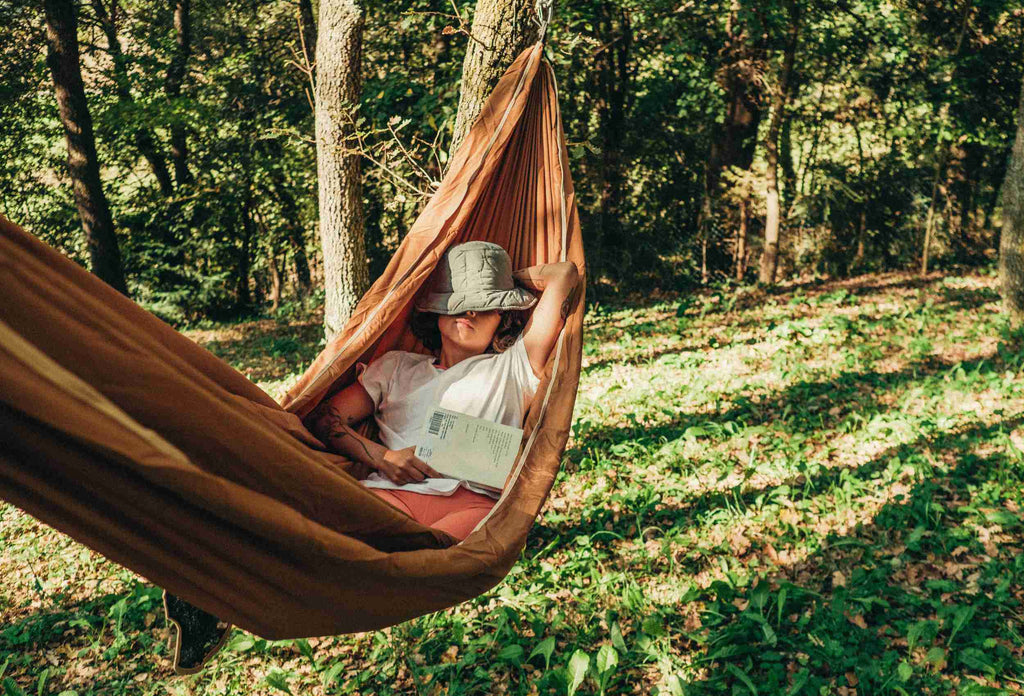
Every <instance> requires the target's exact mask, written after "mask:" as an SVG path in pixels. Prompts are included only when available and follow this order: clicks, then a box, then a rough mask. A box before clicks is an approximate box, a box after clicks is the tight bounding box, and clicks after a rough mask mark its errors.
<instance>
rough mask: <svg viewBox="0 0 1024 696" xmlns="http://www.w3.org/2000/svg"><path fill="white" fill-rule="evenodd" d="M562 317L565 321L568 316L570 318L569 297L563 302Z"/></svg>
mask: <svg viewBox="0 0 1024 696" xmlns="http://www.w3.org/2000/svg"><path fill="white" fill-rule="evenodd" d="M560 316H561V317H562V319H563V320H564V319H565V318H566V317H567V316H569V297H566V298H565V299H564V300H562V309H561V311H560Z"/></svg>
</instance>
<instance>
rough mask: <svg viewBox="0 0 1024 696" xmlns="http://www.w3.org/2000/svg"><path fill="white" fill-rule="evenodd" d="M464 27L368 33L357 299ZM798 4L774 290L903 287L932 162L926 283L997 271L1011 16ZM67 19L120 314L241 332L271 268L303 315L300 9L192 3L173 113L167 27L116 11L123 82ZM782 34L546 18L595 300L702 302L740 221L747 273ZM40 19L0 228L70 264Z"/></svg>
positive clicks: (585, 13)
mask: <svg viewBox="0 0 1024 696" xmlns="http://www.w3.org/2000/svg"><path fill="white" fill-rule="evenodd" d="M474 4H475V3H473V2H471V1H469V0H459V1H458V2H455V3H448V2H442V1H441V0H409V1H408V2H404V3H398V4H388V5H386V6H385V5H381V6H379V7H376V6H375V7H374V8H373V9H372V11H369V12H368V13H367V22H366V29H365V32H364V36H363V42H364V50H363V95H362V99H361V102H360V105H359V109H360V115H359V118H358V131H359V134H360V147H361V148H362V150H363V152H364V154H365V155H366V157H365V158H364V162H363V184H364V185H363V197H364V207H365V213H366V243H367V257H368V258H367V260H368V263H369V267H370V271H371V276H372V277H376V276H377V275H379V274H380V273H381V271H382V270H383V268H384V266H385V264H386V263H387V261H388V259H389V258H390V256H391V254H392V253H393V251H394V250H395V248H396V247H397V245H398V243H399V241H400V240H401V238H402V236H403V235H404V234H405V233H406V231H407V230H408V229H409V227H410V225H411V224H412V222H413V220H414V219H415V217H416V215H417V213H418V211H419V210H420V209H421V207H422V205H423V203H424V201H425V197H426V196H427V195H429V194H430V193H431V192H432V191H433V190H434V189H435V187H436V184H437V182H438V181H439V180H440V178H441V176H442V173H443V171H444V168H445V166H446V165H447V163H448V153H447V148H448V143H449V139H450V136H451V130H452V126H453V123H454V120H455V114H456V110H457V107H458V96H459V94H458V89H459V77H460V75H461V68H462V60H463V57H464V52H465V48H466V43H467V41H469V38H468V36H467V33H466V32H465V31H461V30H460V29H462V28H463V27H464V26H465V27H468V26H469V22H471V20H472V12H473V7H474ZM799 4H800V6H801V9H802V17H803V24H802V31H801V40H800V45H799V50H798V53H797V56H796V66H795V70H796V75H795V79H794V83H795V84H796V85H797V87H796V89H795V90H794V92H793V94H792V95H791V102H790V104H789V106H788V108H787V112H786V116H787V118H786V121H785V124H784V134H785V138H784V140H783V142H782V143H781V148H782V172H781V190H782V205H783V216H784V220H783V237H782V239H783V246H782V261H781V263H782V272H783V275H804V276H806V275H815V274H825V275H829V276H847V275H854V274H857V273H863V272H869V271H875V270H885V269H892V268H904V267H907V266H908V265H912V264H916V263H917V261H918V259H919V257H920V253H921V244H922V237H923V226H924V224H925V220H926V219H927V216H928V210H929V208H930V207H931V201H932V191H933V186H934V182H935V173H936V167H937V165H938V168H939V169H940V170H941V171H940V174H941V177H940V184H941V186H940V189H941V194H942V195H941V196H940V197H939V201H938V203H939V205H938V209H937V214H936V225H935V227H936V230H935V232H936V240H935V244H934V247H933V249H932V256H933V259H934V260H935V263H937V264H938V265H939V266H940V267H949V266H951V265H955V264H970V265H978V264H986V263H990V262H991V259H992V255H993V250H994V248H993V241H994V239H995V229H994V225H995V222H994V221H995V220H996V219H998V218H997V215H998V206H997V202H998V201H997V197H998V190H999V186H1000V184H1001V182H1002V177H1003V172H1004V169H1005V161H1006V157H1007V154H1008V152H1009V147H1010V142H1011V137H1012V133H1013V123H1014V114H1015V109H1016V104H1017V95H1018V93H1019V86H1020V82H1021V70H1022V68H1021V61H1020V60H1019V59H1018V58H1019V56H1020V55H1021V50H1022V47H1024V31H1022V29H1021V23H1020V15H1019V12H1018V11H1017V10H1018V9H1019V8H1017V7H1016V5H1015V4H1014V3H1011V2H1007V0H986V2H983V3H981V4H978V3H974V4H972V5H971V6H970V11H969V14H968V15H966V19H967V21H966V24H965V23H964V17H965V15H964V10H963V8H962V7H961V6H959V5H956V4H953V5H950V4H948V3H947V4H941V3H940V4H934V3H932V4H928V3H920V2H914V3H910V4H901V3H893V2H890V1H889V0H857V1H856V2H852V3H847V4H846V5H844V6H843V9H842V11H834V8H831V7H826V6H825V5H821V4H816V3H811V2H804V1H803V0H801V2H800V3H799ZM733 9H735V10H736V12H735V16H732V10H733ZM456 12H458V13H459V16H460V17H461V20H460V19H459V18H458V17H456V15H455V13H456ZM79 13H80V15H81V21H80V26H81V30H80V41H81V44H82V53H83V65H84V66H85V69H84V78H85V81H86V88H87V92H88V97H89V107H90V111H91V114H92V118H93V122H94V124H95V130H96V135H97V140H98V147H99V156H100V161H101V163H102V165H103V175H104V185H105V189H106V193H107V196H108V197H109V199H110V201H111V206H112V208H113V212H114V218H115V222H116V225H117V228H118V233H119V240H120V243H121V247H122V253H123V256H124V260H125V266H126V270H127V276H128V279H129V285H130V289H131V292H132V293H133V296H134V297H135V298H136V299H138V300H139V301H140V302H142V303H143V304H144V306H146V307H147V308H149V309H151V310H152V311H153V312H155V313H157V314H158V315H159V316H161V317H163V318H165V319H167V320H168V321H172V322H174V323H176V324H178V325H185V324H188V323H191V322H194V321H196V320H198V319H200V318H202V317H209V318H213V319H217V320H225V319H230V318H233V317H235V318H237V317H241V316H246V315H247V314H249V313H250V312H251V311H253V309H254V308H255V309H256V310H257V311H258V308H259V307H260V306H263V305H265V304H267V303H268V301H269V295H270V293H271V285H272V280H271V278H272V275H273V274H272V266H273V267H275V268H276V269H277V270H278V272H279V273H280V274H281V276H282V280H283V293H284V297H283V298H281V299H282V300H283V301H288V300H302V298H303V296H304V295H307V294H308V290H307V289H306V288H303V287H301V286H300V285H299V283H298V278H299V275H298V274H299V270H300V266H301V265H302V264H303V259H305V263H306V264H307V265H313V266H315V261H316V255H317V249H318V248H319V239H318V238H317V205H316V162H315V148H314V147H313V144H312V137H313V135H314V123H313V113H312V109H311V106H310V103H311V102H310V99H311V96H310V94H311V93H310V89H311V87H310V81H309V77H308V75H307V74H306V73H304V72H303V70H302V69H300V67H299V66H300V65H301V64H302V63H303V59H302V58H301V55H302V49H301V45H300V38H299V32H298V25H297V23H296V15H295V6H294V5H293V4H288V3H281V2H271V3H262V4H255V5H252V4H250V5H241V4H238V3H228V4H226V5H209V6H200V5H194V6H192V22H193V25H194V31H193V51H192V56H191V58H190V61H189V65H188V71H187V75H186V79H185V82H184V84H183V86H182V89H181V93H180V95H179V96H176V97H170V96H169V95H168V93H167V84H166V67H167V64H168V62H169V61H170V57H171V55H172V53H173V51H174V46H175V41H174V29H173V25H172V16H171V13H170V12H167V11H166V9H165V8H164V6H162V5H153V4H146V3H140V2H138V1H137V0H131V1H130V2H128V3H127V4H122V5H121V6H120V12H119V14H118V17H119V20H118V23H117V30H118V37H119V41H120V46H121V51H122V54H123V68H124V70H123V74H121V73H119V72H118V69H117V64H116V63H115V62H114V61H113V60H112V59H111V57H110V53H109V50H108V46H107V43H106V37H105V36H104V35H103V34H102V32H100V31H98V30H97V23H98V20H97V18H96V16H95V10H94V6H93V4H91V3H84V4H81V5H79ZM787 18H788V11H787V10H786V7H785V3H781V2H770V3H767V4H765V3H751V2H748V1H747V0H743V2H739V3H726V2H722V1H716V2H711V3H691V4H686V5H683V6H678V4H677V3H676V4H673V3H669V2H665V1H663V0H657V1H655V2H648V3H630V2H622V1H620V0H610V1H608V2H600V3H597V2H583V3H571V4H567V5H565V6H560V7H559V8H558V9H557V12H556V18H555V22H554V23H553V24H552V26H551V27H550V29H549V38H548V45H547V49H546V55H547V57H548V59H549V60H550V61H551V63H552V65H553V67H554V70H555V75H556V78H557V79H558V81H559V95H560V99H561V108H562V118H563V122H564V127H565V132H566V137H567V139H568V141H569V156H570V165H571V169H572V172H571V173H572V176H573V178H574V181H575V187H576V191H577V200H578V202H579V205H580V219H581V222H582V228H583V230H584V235H585V240H586V246H587V252H588V266H589V269H590V274H589V277H590V281H591V284H592V287H591V288H590V293H589V296H590V297H591V298H595V299H599V298H600V297H613V296H616V295H625V294H626V293H628V292H630V291H637V290H639V291H642V292H647V291H648V290H649V289H650V288H652V287H657V288H660V289H662V290H685V289H686V288H689V287H692V286H694V285H695V284H697V283H698V282H701V280H702V275H703V274H702V267H706V269H707V273H708V275H709V277H710V278H711V279H716V278H717V279H721V278H724V277H726V276H729V277H733V276H735V268H734V267H733V266H734V264H733V260H732V253H733V245H734V242H735V237H736V233H737V228H738V224H739V218H738V214H737V210H738V206H739V204H740V203H741V202H742V201H745V202H746V204H747V206H748V210H749V212H750V214H751V217H750V220H749V223H750V224H749V229H748V237H749V242H750V249H751V252H752V255H751V257H750V259H749V264H748V266H747V268H748V271H752V269H753V266H754V265H755V264H756V262H757V258H758V254H759V246H760V236H761V230H762V227H763V218H764V215H765V201H764V190H765V186H764V177H765V171H766V170H765V161H764V148H763V145H762V144H761V143H762V142H763V138H764V131H765V130H766V127H767V118H768V115H769V111H768V108H767V104H768V103H769V101H770V93H771V91H772V89H773V88H774V85H775V84H777V82H778V77H779V75H778V71H779V69H780V53H781V45H782V36H783V35H784V33H785V30H786V22H787ZM42 21H43V20H42V13H40V12H38V11H37V8H36V7H35V6H33V5H31V3H26V2H24V0H15V1H14V2H9V3H6V4H5V5H4V6H3V7H2V8H0V22H2V24H3V26H4V27H5V31H6V32H7V34H6V35H5V36H7V37H9V40H7V41H4V42H3V48H2V49H0V70H2V71H3V73H4V74H5V75H8V76H11V79H10V80H8V81H6V82H5V84H4V86H3V87H0V117H2V118H3V121H4V123H5V128H4V129H3V131H2V132H0V153H2V154H3V155H4V160H5V162H6V163H7V167H6V169H5V173H4V176H3V177H0V212H2V213H4V214H5V215H7V216H8V217H10V218H11V219H13V220H15V221H16V222H18V223H20V224H22V225H24V226H25V227H27V228H28V229H29V230H30V231H32V232H33V233H35V234H37V235H38V236H40V237H41V238H42V239H44V240H46V241H47V242H49V243H51V244H53V245H54V246H55V247H57V248H58V249H60V250H61V251H63V252H64V253H66V254H68V255H69V256H71V257H72V258H74V259H75V260H76V261H78V262H79V263H82V264H83V265H86V264H87V263H88V258H87V253H86V249H85V244H84V240H83V239H82V233H81V225H80V223H79V220H78V215H77V212H76V209H75V206H74V201H73V195H72V192H71V190H70V179H69V177H68V174H67V171H66V151H65V146H64V141H63V135H62V130H61V125H60V122H59V119H58V118H57V112H56V104H55V102H54V99H53V95H52V90H50V89H49V87H48V85H49V75H48V72H47V68H46V65H45V61H44V54H43V52H41V51H39V50H35V48H37V47H38V46H41V45H43V44H44V43H45V38H44V31H43V26H42ZM460 21H462V22H465V24H464V25H463V24H460ZM729 27H733V29H735V30H738V29H736V28H737V27H739V28H741V29H743V32H744V33H743V37H744V38H743V40H742V41H740V40H733V39H730V38H729V37H728V35H727V32H728V31H729ZM964 27H966V29H965V30H964V31H963V37H964V38H963V40H962V41H958V37H959V36H960V34H961V29H962V28H964ZM452 29H455V31H452ZM733 51H735V53H733ZM744 66H746V67H744ZM747 68H749V69H750V70H751V71H752V74H753V75H754V77H755V78H756V79H754V84H753V86H752V87H751V89H752V90H753V91H752V93H751V95H750V98H751V100H752V101H753V102H756V103H757V104H759V105H760V109H759V111H758V112H757V115H756V118H757V119H759V120H758V122H759V123H760V126H761V135H760V140H759V141H758V144H755V143H753V142H751V143H749V144H748V145H749V146H750V147H753V152H754V155H753V157H754V159H753V164H752V165H751V166H750V168H749V169H743V168H742V167H733V169H732V170H730V171H729V172H727V173H726V174H725V175H723V176H724V183H723V188H722V190H721V191H718V192H716V196H715V199H714V200H713V201H712V202H711V206H710V212H711V215H710V217H709V219H708V225H707V244H706V245H705V244H704V239H703V238H702V237H701V236H700V235H698V233H697V232H698V219H699V218H700V217H701V215H702V213H701V210H702V205H703V202H704V201H703V196H704V190H705V180H704V177H705V172H706V170H707V164H708V161H709V157H710V156H711V153H712V150H713V149H714V148H718V150H721V149H722V148H725V147H731V145H730V144H729V143H728V142H727V140H728V137H731V136H728V134H727V133H726V131H725V130H723V128H724V125H725V117H726V114H727V112H728V110H729V109H730V108H732V107H731V106H730V104H731V102H730V99H731V98H732V97H731V94H732V93H731V92H730V89H731V87H730V84H731V83H730V82H729V80H730V79H731V78H729V77H728V76H729V75H733V74H735V72H736V71H737V70H740V71H741V72H742V70H745V69H747ZM115 85H122V86H124V87H125V88H126V89H127V95H128V97H127V98H125V96H124V95H123V94H122V93H121V92H119V90H118V89H115ZM178 126H183V127H184V128H185V129H186V134H187V149H188V157H189V171H190V174H191V177H192V178H191V180H189V181H182V182H177V181H175V182H174V187H173V188H174V190H173V192H172V193H171V194H170V195H167V194H166V193H165V192H163V191H161V190H160V187H159V186H158V185H157V180H156V177H155V176H154V174H153V171H152V168H151V166H150V164H149V163H148V162H147V160H146V159H145V157H143V155H142V152H141V150H140V147H139V145H138V141H137V134H138V133H139V132H140V131H141V130H145V131H147V132H149V133H151V134H152V136H153V138H154V140H155V143H156V148H157V150H158V152H159V154H160V156H161V157H162V158H163V160H164V161H165V163H167V164H168V166H170V130H171V128H172V127H178ZM172 169H173V167H172ZM749 279H750V274H749V272H748V275H747V280H749Z"/></svg>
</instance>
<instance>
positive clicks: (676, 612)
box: [0, 275, 1024, 695]
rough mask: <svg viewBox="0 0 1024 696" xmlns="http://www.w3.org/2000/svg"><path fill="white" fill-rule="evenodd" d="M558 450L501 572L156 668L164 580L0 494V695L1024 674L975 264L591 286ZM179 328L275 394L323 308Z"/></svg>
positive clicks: (970, 678) (1001, 426) (733, 683)
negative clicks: (781, 280) (576, 376)
mask: <svg viewBox="0 0 1024 696" xmlns="http://www.w3.org/2000/svg"><path fill="white" fill-rule="evenodd" d="M586 331H587V333H586V344H585V347H584V370H583V375H582V379H581V388H580V394H579V398H578V404H577V408H576V414H575V419H574V426H573V436H572V439H571V440H570V443H569V448H568V450H567V451H566V455H565V463H564V466H563V471H562V473H561V474H560V475H559V478H558V480H557V482H556V484H555V488H554V490H553V492H552V495H551V497H550V499H549V500H548V502H547V504H546V506H545V508H544V510H543V512H542V514H541V516H540V519H539V520H538V522H537V525H536V527H535V528H534V531H533V533H532V534H531V536H530V540H529V543H528V546H527V548H526V549H525V551H524V553H523V556H522V559H521V561H520V563H519V564H518V565H517V566H516V567H515V568H514V569H513V571H512V573H511V574H510V575H509V577H508V578H507V579H506V580H505V581H504V582H503V583H502V584H501V585H499V586H498V587H497V588H495V590H494V591H492V592H491V593H489V594H488V595H486V596H484V597H481V598H479V599H478V600H476V601H473V602H469V603H466V604H463V605H461V606H459V607H456V608H454V609H451V610H448V611H444V612H439V613H437V614H434V615H431V616H426V617H422V618H420V619H417V620H414V621H411V622H408V623H406V624H403V625H400V626H396V627H394V628H391V629H388V630H385V631H378V632H372V633H365V634H358V635H351V636H342V637H328V638H321V639H311V640H308V641H304V640H303V641H280V642H268V641H264V640H260V639H258V638H256V637H254V636H251V635H249V634H245V633H242V632H237V631H236V633H235V635H234V636H233V637H232V640H231V642H230V644H229V645H228V647H227V649H226V650H225V651H224V653H223V654H222V656H221V657H220V658H219V659H218V660H217V662H216V663H215V664H214V666H213V667H212V668H211V669H209V670H208V671H207V672H205V673H203V674H201V675H197V676H193V677H185V678H175V677H173V676H171V673H170V669H169V658H168V651H167V648H166V643H167V641H168V637H169V631H168V628H167V626H165V624H164V619H163V616H162V612H161V611H160V610H159V591H158V590H157V589H156V588H153V587H151V586H149V585H146V584H144V583H142V582H140V581H139V579H138V578H137V577H136V576H134V575H133V574H131V573H129V572H127V571H125V570H124V569H121V568H119V567H117V566H115V565H113V564H111V563H108V562H106V561H104V560H103V559H102V558H100V557H98V556H97V555H95V554H93V553H91V552H90V551H88V550H86V549H85V548H83V547H81V546H79V545H77V544H75V543H73V542H71V541H70V540H68V539H67V538H66V537H63V536H62V535H60V534H58V533H56V532H54V531H52V530H50V529H48V528H46V527H44V526H42V525H40V524H39V523H37V522H35V521H34V520H33V519H31V518H30V517H28V516H26V515H24V514H22V513H20V512H19V511H17V510H15V509H14V508H11V507H9V506H8V507H5V506H3V505H2V504H0V577H2V578H3V584H2V587H0V626H2V628H0V694H18V693H21V692H22V690H23V691H24V692H25V693H28V694H46V693H65V694H67V693H68V692H74V693H76V694H79V695H84V694H91V693H103V694H122V693H125V694H127V693H133V694H134V693H174V694H270V693H280V692H284V693H291V694H300V693H301V694H319V693H330V694H334V693H339V694H349V693H365V694H389V693H403V694H406V693H409V694H411V693H419V694H483V693H512V694H538V693H539V694H551V693H554V694H569V695H572V694H573V693H577V694H599V693H605V694H621V693H625V694H629V693H643V694H654V693H661V694H672V695H678V694H712V693H715V694H718V693H721V694H798V693H799V694H887V693H896V694H947V693H961V694H1000V693H1004V694H1005V693H1009V694H1014V693H1024V686H1022V685H1024V604H1022V601H1024V523H1022V515H1021V509H1022V507H1024V492H1022V490H1024V486H1022V484H1024V376H1022V374H1021V368H1022V364H1024V353H1022V334H1021V333H1019V332H1018V333H1013V332H1010V331H1009V330H1008V329H1007V328H1006V327H1005V325H1004V324H1003V323H1002V320H1001V318H1000V315H999V308H998V300H997V295H996V292H995V290H994V281H993V279H991V278H989V277H985V276H956V277H945V278H942V277H938V276H931V277H929V278H928V279H926V280H921V279H918V278H915V277H912V276H906V275H885V276H870V277H864V278H860V279H858V280H855V281H850V282H844V283H840V282H833V283H824V284H811V285H804V286H793V287H789V288H785V289H783V290H782V291H780V292H778V293H773V294H765V293H763V292H754V291H738V292H737V291H728V292H721V293H712V294H702V295H695V296H691V297H684V298H678V297H654V298H647V299H645V300H643V301H642V302H637V303H635V304H632V305H630V306H628V307H622V308H616V307H594V308H592V311H591V312H590V313H589V315H588V317H587V329H586ZM192 335H193V337H194V338H196V339H197V340H199V341H200V342H203V343H205V344H206V345H207V346H209V347H210V348H211V349H212V350H214V351H215V352H217V353H218V354H220V355H223V356H224V357H225V358H226V359H228V360H229V361H230V362H232V364H234V365H236V366H238V367H239V368H240V369H243V370H244V371H246V372H247V374H249V375H250V377H251V378H252V379H254V380H255V381H257V382H259V383H260V384H261V385H262V386H264V388H266V389H267V390H268V391H270V392H271V393H274V394H280V393H281V392H282V390H283V389H285V388H286V387H287V385H288V384H289V383H290V380H291V379H294V376H295V374H296V373H297V372H298V371H299V370H300V369H301V367H302V366H303V365H304V364H305V363H306V362H308V360H310V359H311V358H312V357H313V356H314V355H315V353H316V352H317V345H316V343H317V339H318V336H319V328H318V326H317V325H316V324H315V323H313V324H306V325H302V324H292V325H289V324H286V323H280V324H279V323H277V322H274V321H264V322H260V323H256V324H248V325H235V326H232V327H227V328H224V329H220V330H208V331H196V332H193V333H192Z"/></svg>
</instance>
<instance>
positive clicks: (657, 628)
mask: <svg viewBox="0 0 1024 696" xmlns="http://www.w3.org/2000/svg"><path fill="white" fill-rule="evenodd" d="M641 628H642V629H643V631H644V633H646V634H647V635H649V636H651V637H652V638H657V637H659V636H663V635H665V626H664V624H663V623H662V620H661V617H660V616H648V617H647V618H646V619H644V622H643V624H641Z"/></svg>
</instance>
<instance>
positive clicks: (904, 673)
mask: <svg viewBox="0 0 1024 696" xmlns="http://www.w3.org/2000/svg"><path fill="white" fill-rule="evenodd" d="M896 674H897V675H898V676H899V678H900V681H901V682H905V681H907V680H908V679H910V677H911V675H913V674H914V668H913V667H911V666H910V665H908V664H907V663H906V662H901V663H900V666H899V667H897V668H896Z"/></svg>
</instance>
